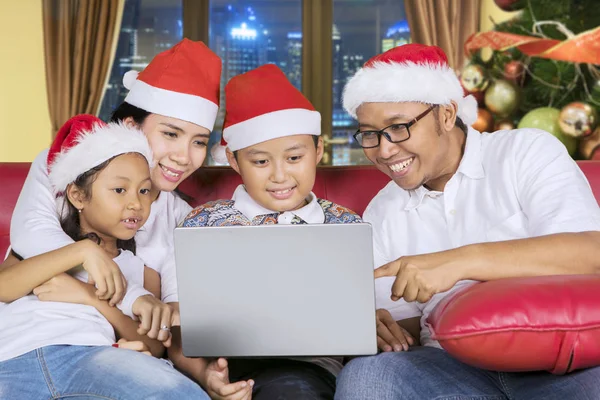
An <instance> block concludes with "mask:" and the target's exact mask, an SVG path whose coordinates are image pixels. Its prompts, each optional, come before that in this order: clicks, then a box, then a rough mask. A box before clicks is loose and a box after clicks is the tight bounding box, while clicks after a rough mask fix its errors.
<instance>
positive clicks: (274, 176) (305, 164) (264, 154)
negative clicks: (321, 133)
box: [227, 135, 323, 212]
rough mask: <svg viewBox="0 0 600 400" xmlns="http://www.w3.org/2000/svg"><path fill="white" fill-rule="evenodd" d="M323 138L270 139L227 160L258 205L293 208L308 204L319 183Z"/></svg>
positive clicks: (302, 136)
mask: <svg viewBox="0 0 600 400" xmlns="http://www.w3.org/2000/svg"><path fill="white" fill-rule="evenodd" d="M322 157H323V140H322V139H321V138H319V139H318V142H317V145H316V146H315V141H314V139H313V136H312V135H293V136H286V137H282V138H277V139H272V140H268V141H266V142H263V143H259V144H256V145H254V146H250V147H247V148H245V149H241V150H239V151H237V159H236V157H235V156H234V155H233V153H232V152H231V151H229V150H227V159H228V160H229V164H230V165H231V167H232V168H233V169H235V170H236V171H237V172H238V173H239V174H240V175H241V176H242V181H243V182H244V186H245V187H246V191H247V192H248V194H249V195H250V197H252V199H254V201H256V202H257V203H258V204H260V205H261V206H263V207H264V208H267V209H269V210H273V211H280V212H282V211H293V210H297V209H299V208H301V207H303V206H304V205H306V198H307V197H308V195H309V194H310V192H311V191H312V189H313V186H314V184H315V176H316V173H317V164H318V163H319V161H321V158H322Z"/></svg>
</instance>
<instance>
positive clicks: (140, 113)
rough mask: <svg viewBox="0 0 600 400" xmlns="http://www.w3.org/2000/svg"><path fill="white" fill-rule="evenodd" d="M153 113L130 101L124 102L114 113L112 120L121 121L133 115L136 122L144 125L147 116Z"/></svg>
mask: <svg viewBox="0 0 600 400" xmlns="http://www.w3.org/2000/svg"><path fill="white" fill-rule="evenodd" d="M150 114H151V113H150V112H148V111H146V110H143V109H141V108H139V107H136V106H133V105H131V104H129V103H126V102H122V103H121V105H120V106H119V107H117V109H116V110H115V111H114V112H113V113H112V116H111V117H110V122H121V121H125V120H126V119H127V118H129V117H131V118H133V120H134V121H135V123H136V124H138V125H142V124H143V123H144V121H145V120H146V117H148V115H150Z"/></svg>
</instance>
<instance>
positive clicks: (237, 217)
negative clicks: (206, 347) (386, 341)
mask: <svg viewBox="0 0 600 400" xmlns="http://www.w3.org/2000/svg"><path fill="white" fill-rule="evenodd" d="M225 94H226V98H227V106H226V116H225V123H224V126H223V139H222V140H221V145H220V146H219V147H218V148H217V149H216V151H214V150H215V149H213V157H214V158H215V159H217V160H218V161H221V160H223V156H225V157H226V159H227V161H228V162H229V164H230V165H231V166H232V167H233V169H234V170H235V171H236V172H237V173H239V174H240V175H241V177H242V181H243V185H240V186H238V188H237V189H236V190H235V192H234V194H233V198H232V199H231V200H217V201H212V202H209V203H207V204H204V205H202V206H199V207H197V208H196V209H194V210H193V211H192V212H191V213H190V214H189V215H188V216H187V217H186V219H185V220H184V222H183V224H182V225H183V226H186V227H193V226H231V225H266V224H321V223H326V224H329V223H357V222H361V219H360V217H359V216H358V215H357V214H356V213H354V212H353V211H350V210H348V209H347V208H344V207H342V206H340V205H337V204H335V203H332V202H330V201H327V200H323V199H318V198H317V197H316V196H315V195H314V193H312V188H313V185H314V183H315V175H316V167H317V164H318V163H319V161H320V160H321V157H322V156H323V140H322V138H321V137H320V133H321V115H320V114H319V112H317V111H315V110H314V107H313V106H312V104H311V103H310V102H309V101H308V100H307V99H306V98H305V97H304V96H303V95H302V93H300V92H299V91H298V90H297V89H296V88H295V87H294V86H292V84H291V83H290V82H289V81H288V80H287V78H286V77H285V75H284V74H283V72H282V71H281V70H280V69H279V68H278V67H276V66H275V65H265V66H262V67H259V68H257V69H255V70H252V71H250V72H247V73H245V74H242V75H238V76H236V77H234V78H232V79H231V80H230V82H229V83H228V84H227V86H226V87H225ZM340 361H341V360H339V359H336V358H324V357H321V358H311V359H306V358H305V359H273V360H236V359H232V360H229V364H228V362H227V361H225V360H224V359H219V360H216V361H213V362H211V363H209V364H208V365H207V366H206V367H205V368H201V369H195V371H196V372H197V373H195V374H193V375H195V378H196V379H198V381H199V382H200V384H201V385H202V386H203V387H205V388H206V389H207V390H208V392H209V394H210V395H211V396H212V397H213V398H245V396H244V397H238V396H240V395H241V391H246V392H247V394H248V396H250V394H252V397H253V398H254V399H258V400H261V399H333V395H334V391H335V376H336V375H337V373H338V372H339V371H340V369H341V368H342V364H341V362H340ZM200 370H202V371H200ZM230 380H231V381H238V380H242V381H245V382H242V383H240V382H236V383H234V384H230V383H229V382H230ZM244 383H245V385H244ZM242 386H244V387H242ZM252 386H253V388H252ZM252 389H253V393H251V391H252ZM230 396H231V397H230ZM234 396H235V397H234Z"/></svg>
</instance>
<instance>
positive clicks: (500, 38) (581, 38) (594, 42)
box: [465, 27, 600, 64]
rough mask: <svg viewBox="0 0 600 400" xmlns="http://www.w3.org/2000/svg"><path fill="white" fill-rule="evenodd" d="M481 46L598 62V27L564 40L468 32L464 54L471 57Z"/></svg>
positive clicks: (563, 58) (553, 57) (560, 58)
mask: <svg viewBox="0 0 600 400" xmlns="http://www.w3.org/2000/svg"><path fill="white" fill-rule="evenodd" d="M483 47H491V48H492V49H494V50H499V51H504V50H508V49H511V48H514V47H516V48H517V49H518V50H519V51H521V52H522V53H523V54H525V55H528V56H531V57H541V58H548V59H551V60H557V61H566V62H572V63H578V64H600V27H597V28H594V29H592V30H589V31H585V32H582V33H580V34H578V35H575V36H573V37H571V38H569V39H566V40H563V41H561V40H555V39H543V38H539V37H533V36H522V35H515V34H513V33H506V32H496V31H491V32H479V33H474V34H473V35H471V36H470V37H469V39H467V41H466V42H465V54H466V55H467V56H470V55H471V54H472V53H473V52H474V51H476V50H478V49H481V48H483Z"/></svg>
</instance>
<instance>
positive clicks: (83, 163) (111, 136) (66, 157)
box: [47, 114, 153, 195]
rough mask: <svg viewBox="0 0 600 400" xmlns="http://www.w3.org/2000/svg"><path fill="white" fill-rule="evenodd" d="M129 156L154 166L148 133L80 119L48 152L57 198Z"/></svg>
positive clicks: (89, 117) (90, 118)
mask: <svg viewBox="0 0 600 400" xmlns="http://www.w3.org/2000/svg"><path fill="white" fill-rule="evenodd" d="M125 153H139V154H141V155H142V156H144V157H145V158H146V160H148V164H149V165H150V166H152V164H153V158H152V150H151V149H150V145H149V144H148V140H147V139H146V136H145V135H144V133H143V132H142V131H140V130H138V129H136V128H133V127H131V128H130V127H127V126H125V125H124V124H123V123H110V124H106V123H104V122H103V121H102V120H100V119H98V118H97V117H95V116H93V115H85V114H82V115H77V116H75V117H73V118H71V119H69V120H68V121H67V122H66V123H65V124H64V125H63V126H62V127H61V128H60V130H59V131H58V133H57V134H56V138H55V139H54V142H52V146H51V147H50V150H49V151H48V158H47V165H48V177H49V178H50V183H51V184H52V188H53V190H54V193H55V194H56V195H59V194H60V193H63V192H64V191H65V189H66V188H67V186H68V185H69V184H70V183H72V182H74V181H75V180H76V179H77V177H78V176H79V175H81V174H83V173H85V172H87V171H89V170H91V169H92V168H94V167H97V166H98V165H100V164H102V163H103V162H105V161H107V160H110V159H111V158H113V157H116V156H118V155H121V154H125Z"/></svg>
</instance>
